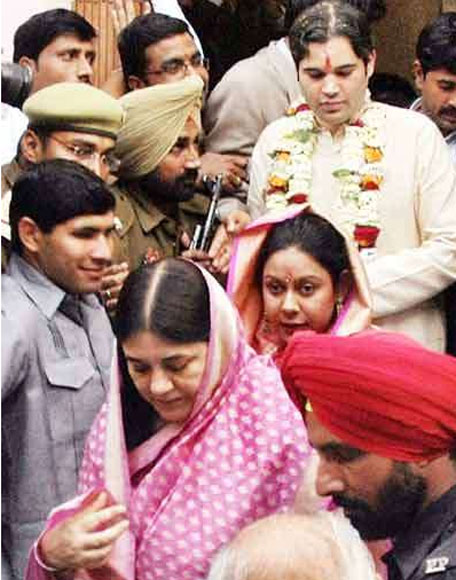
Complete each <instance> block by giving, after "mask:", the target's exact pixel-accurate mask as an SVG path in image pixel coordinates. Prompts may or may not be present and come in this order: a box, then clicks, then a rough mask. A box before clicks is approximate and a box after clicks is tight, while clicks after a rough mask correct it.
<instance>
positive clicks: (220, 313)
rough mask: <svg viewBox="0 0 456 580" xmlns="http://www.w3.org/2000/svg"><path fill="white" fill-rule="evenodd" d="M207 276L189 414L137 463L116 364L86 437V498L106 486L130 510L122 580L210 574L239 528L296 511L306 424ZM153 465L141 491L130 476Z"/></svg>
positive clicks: (192, 579)
mask: <svg viewBox="0 0 456 580" xmlns="http://www.w3.org/2000/svg"><path fill="white" fill-rule="evenodd" d="M203 274H204V276H205V278H206V281H207V284H208V287H209V291H210V299H211V337H210V342H209V349H208V361H207V364H206V370H205V375H204V377H203V380H202V384H201V387H200V390H199V393H198V396H197V400H196V402H195V407H194V410H193V412H192V415H191V417H190V418H189V419H188V420H187V422H186V424H185V425H184V426H183V427H182V428H181V430H180V431H178V432H176V430H170V432H169V433H165V435H164V436H163V433H162V432H159V433H158V434H157V435H155V436H154V437H152V438H151V440H150V441H149V442H146V444H143V445H141V447H140V448H138V449H137V450H135V452H134V453H133V454H130V458H129V457H128V456H127V452H126V449H125V442H124V437H123V427H122V416H121V408H120V388H121V385H120V381H119V376H118V372H117V368H116V365H115V368H114V372H113V380H112V386H111V392H110V395H109V398H108V401H107V403H106V404H105V405H104V406H103V408H102V410H101V412H100V414H99V416H98V418H97V420H96V422H95V424H94V425H93V427H92V430H91V433H90V435H89V438H88V441H87V445H86V453H85V457H84V462H83V467H82V471H81V477H80V482H81V492H87V491H88V490H90V489H93V488H98V487H103V488H106V489H108V490H109V491H110V492H111V494H112V495H113V496H114V497H115V498H116V499H117V501H121V502H123V503H125V504H126V505H127V506H128V512H129V518H130V535H128V534H124V535H123V536H122V537H121V538H120V541H118V542H117V545H116V551H115V553H114V554H113V556H112V558H111V560H110V563H109V565H110V567H111V570H115V571H116V572H115V575H113V577H116V578H123V579H125V580H159V579H166V580H197V579H201V578H204V577H205V576H206V574H207V572H208V569H209V565H210V561H211V557H212V555H213V554H214V552H215V551H216V550H218V549H219V548H220V547H221V546H222V545H223V544H225V543H226V542H228V541H229V540H230V539H231V538H232V537H233V536H234V535H235V533H236V532H237V531H238V530H239V529H240V528H242V527H243V526H244V525H246V524H248V523H250V522H251V521H253V520H255V519H257V518H260V517H263V516H265V515H267V514H270V513H273V512H276V511H282V510H286V509H288V508H291V507H292V506H293V502H294V499H295V494H296V491H297V488H298V485H299V483H300V482H301V480H302V477H303V470H304V469H305V467H306V465H307V462H308V459H309V458H310V448H309V444H308V441H307V435H306V431H305V427H304V425H303V421H302V419H301V417H300V415H299V413H298V411H297V410H296V408H295V406H294V405H293V403H292V402H291V400H290V399H289V397H288V395H287V393H286V391H285V389H284V387H283V384H282V381H281V378H280V375H279V372H278V370H277V369H276V367H275V365H274V364H273V363H272V362H271V361H270V359H268V358H266V357H260V356H257V355H256V354H255V353H254V352H253V350H252V349H251V348H250V347H249V346H248V345H247V343H246V341H245V338H244V337H243V334H242V331H241V330H240V326H239V321H238V317H237V315H236V313H235V309H234V307H233V306H232V305H231V303H230V301H229V299H228V297H227V296H226V294H225V293H224V291H223V289H222V288H221V287H220V286H219V285H218V283H217V282H216V281H215V280H214V279H213V278H212V277H211V276H210V275H209V274H207V273H206V272H204V271H203ZM214 386H216V388H215V390H214ZM157 441H158V444H155V443H156V442H157ZM129 459H130V462H129ZM128 465H130V469H132V471H130V472H129V468H128ZM145 466H148V469H146V470H145V472H146V475H145V476H144V477H143V479H141V481H140V483H139V484H138V485H136V487H134V488H133V486H132V485H131V483H130V481H131V478H132V477H133V476H134V475H135V473H137V471H138V470H139V469H144V467H145ZM84 577H85V576H84ZM27 580H31V578H28V579H27ZM34 580H41V579H39V578H36V579H34Z"/></svg>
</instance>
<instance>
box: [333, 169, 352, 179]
mask: <svg viewBox="0 0 456 580" xmlns="http://www.w3.org/2000/svg"><path fill="white" fill-rule="evenodd" d="M333 175H334V177H337V179H340V178H341V177H350V175H353V171H350V169H336V171H333Z"/></svg>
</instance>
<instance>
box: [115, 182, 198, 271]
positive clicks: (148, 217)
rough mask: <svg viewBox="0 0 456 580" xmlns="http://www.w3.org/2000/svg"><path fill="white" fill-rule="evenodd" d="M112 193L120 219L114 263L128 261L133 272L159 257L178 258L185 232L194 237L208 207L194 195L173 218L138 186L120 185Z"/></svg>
mask: <svg viewBox="0 0 456 580" xmlns="http://www.w3.org/2000/svg"><path fill="white" fill-rule="evenodd" d="M112 191H113V194H114V196H115V198H116V218H117V220H118V228H117V230H118V231H117V234H116V237H115V249H114V261H115V262H120V261H127V262H128V264H129V267H130V270H133V269H135V268H137V267H138V266H140V265H141V264H142V263H144V262H148V261H151V260H154V259H158V258H160V257H169V256H178V255H179V254H180V253H181V251H183V250H184V249H185V248H184V247H183V246H182V245H181V236H182V234H183V232H185V233H186V234H188V236H189V237H190V238H191V237H192V234H193V230H194V228H195V226H196V224H198V223H202V222H204V218H205V214H206V212H207V210H208V206H209V201H208V199H207V198H206V197H204V196H203V195H201V194H195V195H194V196H193V198H192V199H191V200H190V201H186V202H180V203H179V204H178V206H177V211H176V213H175V215H173V216H172V217H171V216H170V215H168V214H167V213H165V212H164V211H163V210H162V209H161V208H160V206H159V205H158V204H156V203H154V202H153V201H152V200H151V199H149V198H147V197H146V195H145V194H144V193H143V192H142V191H141V190H140V188H139V187H138V185H137V184H135V183H132V182H129V183H118V184H116V186H114V187H113V188H112Z"/></svg>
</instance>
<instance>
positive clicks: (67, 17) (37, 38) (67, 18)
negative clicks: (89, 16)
mask: <svg viewBox="0 0 456 580" xmlns="http://www.w3.org/2000/svg"><path fill="white" fill-rule="evenodd" d="M65 34H74V35H75V36H77V37H78V38H79V39H80V40H82V41H90V40H92V39H93V38H95V37H96V36H97V33H96V31H95V28H94V27H93V26H92V25H91V24H90V22H88V21H87V20H86V19H85V18H84V17H82V16H80V15H79V14H78V13H77V12H73V10H66V9H65V8H56V9H54V10H46V11H45V12H40V13H39V14H35V15H34V16H32V17H31V18H29V19H28V20H27V21H26V22H24V24H22V25H21V26H19V28H18V29H17V30H16V33H15V34H14V54H13V61H14V62H19V59H20V58H21V57H23V56H28V57H29V58H31V59H33V60H38V57H39V55H40V53H41V52H42V51H43V50H44V49H45V48H46V47H47V46H48V45H49V44H51V42H53V41H54V40H55V39H56V38H57V37H58V36H63V35H65Z"/></svg>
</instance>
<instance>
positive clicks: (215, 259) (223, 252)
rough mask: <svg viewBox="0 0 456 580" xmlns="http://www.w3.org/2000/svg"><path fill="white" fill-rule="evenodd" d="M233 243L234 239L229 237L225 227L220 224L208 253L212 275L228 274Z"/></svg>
mask: <svg viewBox="0 0 456 580" xmlns="http://www.w3.org/2000/svg"><path fill="white" fill-rule="evenodd" d="M232 241H233V238H232V237H231V235H229V233H228V231H227V228H226V227H225V225H224V224H220V225H219V227H218V228H217V231H216V232H215V236H214V239H213V240H212V244H211V247H210V248H209V252H208V255H209V258H211V265H210V267H209V268H208V270H209V271H210V272H211V273H212V274H226V273H227V272H228V267H229V265H230V258H231V245H232Z"/></svg>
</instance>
